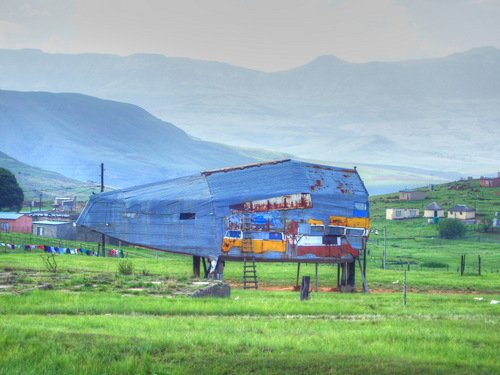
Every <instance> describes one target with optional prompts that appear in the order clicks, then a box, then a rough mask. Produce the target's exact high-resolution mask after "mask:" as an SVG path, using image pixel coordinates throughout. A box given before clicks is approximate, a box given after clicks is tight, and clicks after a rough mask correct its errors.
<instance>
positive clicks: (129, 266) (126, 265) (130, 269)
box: [118, 259, 134, 275]
mask: <svg viewBox="0 0 500 375" xmlns="http://www.w3.org/2000/svg"><path fill="white" fill-rule="evenodd" d="M118 271H119V272H120V273H121V274H122V275H132V274H133V273H134V263H132V262H131V261H130V260H128V259H122V260H120V263H118Z"/></svg>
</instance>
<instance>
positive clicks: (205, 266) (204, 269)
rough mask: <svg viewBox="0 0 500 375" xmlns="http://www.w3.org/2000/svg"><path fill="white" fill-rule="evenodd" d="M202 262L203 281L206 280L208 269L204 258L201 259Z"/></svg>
mask: <svg viewBox="0 0 500 375" xmlns="http://www.w3.org/2000/svg"><path fill="white" fill-rule="evenodd" d="M202 260H203V272H204V274H205V279H208V271H209V268H208V267H207V263H206V262H205V258H202Z"/></svg>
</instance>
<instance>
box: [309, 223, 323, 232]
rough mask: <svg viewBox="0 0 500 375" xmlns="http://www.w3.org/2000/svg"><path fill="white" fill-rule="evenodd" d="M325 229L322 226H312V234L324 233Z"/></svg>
mask: <svg viewBox="0 0 500 375" xmlns="http://www.w3.org/2000/svg"><path fill="white" fill-rule="evenodd" d="M324 231H325V227H324V226H322V225H311V233H323V232H324Z"/></svg>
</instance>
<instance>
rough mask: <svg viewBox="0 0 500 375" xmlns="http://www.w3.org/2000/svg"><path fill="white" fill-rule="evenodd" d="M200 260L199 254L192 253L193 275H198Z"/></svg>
mask: <svg viewBox="0 0 500 375" xmlns="http://www.w3.org/2000/svg"><path fill="white" fill-rule="evenodd" d="M200 261H201V258H200V257H199V256H196V255H193V276H194V277H200Z"/></svg>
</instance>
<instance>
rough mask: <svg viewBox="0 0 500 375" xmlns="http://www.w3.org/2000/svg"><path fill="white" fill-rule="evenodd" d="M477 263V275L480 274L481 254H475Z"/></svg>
mask: <svg viewBox="0 0 500 375" xmlns="http://www.w3.org/2000/svg"><path fill="white" fill-rule="evenodd" d="M477 263H478V268H479V276H481V255H479V254H478V255H477Z"/></svg>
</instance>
